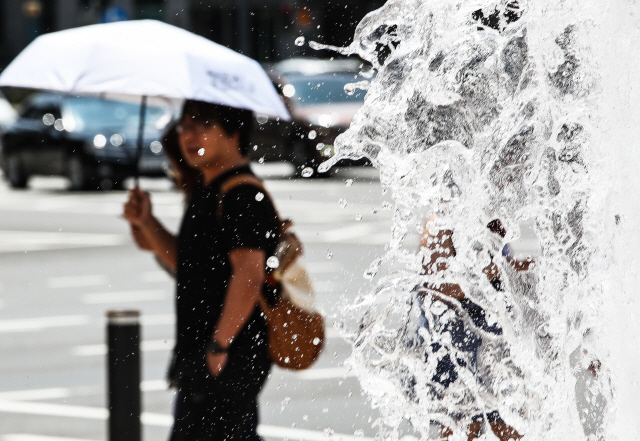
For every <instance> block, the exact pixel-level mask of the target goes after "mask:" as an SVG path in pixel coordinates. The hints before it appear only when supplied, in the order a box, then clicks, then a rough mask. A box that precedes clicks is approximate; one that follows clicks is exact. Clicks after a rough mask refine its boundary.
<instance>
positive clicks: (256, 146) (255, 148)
mask: <svg viewBox="0 0 640 441" xmlns="http://www.w3.org/2000/svg"><path fill="white" fill-rule="evenodd" d="M256 150H258V144H256V145H254V146H253V151H254V152H255V151H256Z"/></svg>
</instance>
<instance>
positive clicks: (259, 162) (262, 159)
mask: <svg viewBox="0 0 640 441" xmlns="http://www.w3.org/2000/svg"><path fill="white" fill-rule="evenodd" d="M258 164H264V156H263V157H262V158H260V159H258Z"/></svg>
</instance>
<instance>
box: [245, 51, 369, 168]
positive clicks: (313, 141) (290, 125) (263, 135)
mask: <svg viewBox="0 0 640 441" xmlns="http://www.w3.org/2000/svg"><path fill="white" fill-rule="evenodd" d="M363 67H364V66H363V63H362V62H361V61H359V60H353V59H345V60H335V61H329V60H319V59H309V58H300V59H291V60H286V61H282V62H280V63H276V64H274V65H272V66H270V67H267V68H266V69H265V70H266V71H267V74H268V75H269V76H270V78H271V81H272V82H273V84H274V86H275V87H276V89H277V90H278V92H279V94H280V96H281V97H282V99H283V101H284V102H285V105H286V106H287V109H288V110H289V113H290V114H291V117H292V121H290V122H284V121H280V120H278V119H273V118H269V117H267V116H266V115H256V119H257V123H256V124H255V125H254V129H253V133H252V145H253V146H254V147H253V148H254V153H252V158H253V159H259V160H265V161H269V160H287V161H290V162H291V163H293V165H294V166H295V169H296V174H298V175H300V174H301V173H302V170H304V169H305V168H307V167H312V168H313V169H314V170H315V169H316V168H317V167H318V165H320V164H321V163H322V162H324V161H325V160H327V159H328V158H330V157H331V156H333V143H334V141H335V138H336V137H337V136H338V135H339V134H340V133H342V132H344V131H345V130H346V129H347V128H348V127H349V125H350V124H351V120H352V119H353V117H354V115H355V114H356V112H357V111H358V109H359V108H360V107H361V106H362V104H363V102H364V96H365V93H366V92H365V91H363V90H359V89H358V90H355V91H354V92H353V93H347V92H345V89H344V87H345V85H347V84H349V83H354V82H358V81H362V80H364V79H365V78H363V77H361V76H359V72H360V71H361V70H362V69H363ZM364 69H367V68H366V67H364ZM351 163H352V164H353V163H354V162H351ZM358 163H359V164H364V163H365V161H359V162H358ZM314 175H317V174H314Z"/></svg>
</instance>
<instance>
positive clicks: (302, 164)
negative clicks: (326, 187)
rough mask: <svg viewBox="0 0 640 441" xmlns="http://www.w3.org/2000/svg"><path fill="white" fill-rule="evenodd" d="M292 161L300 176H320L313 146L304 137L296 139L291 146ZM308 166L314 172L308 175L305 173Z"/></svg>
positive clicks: (297, 175) (297, 174)
mask: <svg viewBox="0 0 640 441" xmlns="http://www.w3.org/2000/svg"><path fill="white" fill-rule="evenodd" d="M291 163H292V164H293V166H294V167H295V176H296V177H298V178H300V177H304V178H315V177H318V171H317V167H318V160H317V155H316V152H315V150H314V149H313V147H312V146H311V145H310V144H309V143H307V142H305V141H304V140H303V139H298V140H295V141H294V142H293V144H292V146H291ZM306 168H311V169H312V170H313V174H311V176H307V175H306V174H305V173H303V170H305V169H306Z"/></svg>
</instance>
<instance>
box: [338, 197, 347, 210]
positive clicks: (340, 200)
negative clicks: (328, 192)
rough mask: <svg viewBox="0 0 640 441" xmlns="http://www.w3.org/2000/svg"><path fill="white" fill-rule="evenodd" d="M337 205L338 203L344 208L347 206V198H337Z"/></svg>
mask: <svg viewBox="0 0 640 441" xmlns="http://www.w3.org/2000/svg"><path fill="white" fill-rule="evenodd" d="M338 205H339V206H340V207H341V208H345V207H346V206H347V200H346V199H344V198H340V199H338Z"/></svg>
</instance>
